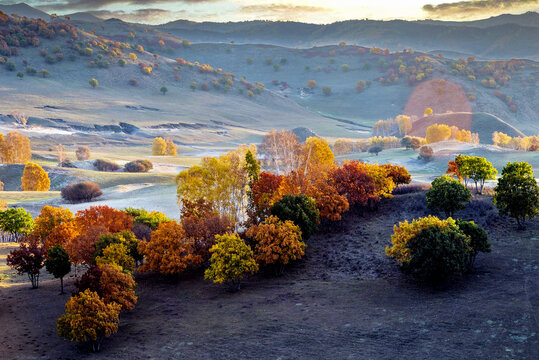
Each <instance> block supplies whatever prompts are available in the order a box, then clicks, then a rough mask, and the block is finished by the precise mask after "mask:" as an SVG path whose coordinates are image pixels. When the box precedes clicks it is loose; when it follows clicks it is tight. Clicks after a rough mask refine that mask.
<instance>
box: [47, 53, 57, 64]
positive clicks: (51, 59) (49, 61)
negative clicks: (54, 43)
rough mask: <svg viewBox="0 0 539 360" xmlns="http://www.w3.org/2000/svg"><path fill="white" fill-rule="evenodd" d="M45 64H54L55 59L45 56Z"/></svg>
mask: <svg viewBox="0 0 539 360" xmlns="http://www.w3.org/2000/svg"><path fill="white" fill-rule="evenodd" d="M45 62H46V63H47V64H54V63H55V62H56V58H55V57H54V56H52V55H47V56H45Z"/></svg>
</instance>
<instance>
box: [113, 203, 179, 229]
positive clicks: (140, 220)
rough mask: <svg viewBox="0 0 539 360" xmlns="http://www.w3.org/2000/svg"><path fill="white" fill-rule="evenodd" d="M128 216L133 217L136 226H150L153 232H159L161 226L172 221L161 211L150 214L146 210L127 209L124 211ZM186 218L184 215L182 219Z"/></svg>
mask: <svg viewBox="0 0 539 360" xmlns="http://www.w3.org/2000/svg"><path fill="white" fill-rule="evenodd" d="M124 212H125V213H126V214H129V215H131V216H132V217H133V218H134V219H133V222H134V223H135V224H142V225H146V226H148V227H149V228H150V229H151V230H157V227H158V226H159V224H161V223H164V222H167V221H170V219H169V218H168V217H167V216H166V215H165V214H163V213H162V212H159V211H151V212H148V211H146V210H144V209H135V208H127V209H125V210H124ZM184 216H186V215H184V214H183V213H182V218H183V217H184Z"/></svg>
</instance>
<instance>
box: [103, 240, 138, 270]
mask: <svg viewBox="0 0 539 360" xmlns="http://www.w3.org/2000/svg"><path fill="white" fill-rule="evenodd" d="M95 262H96V264H97V265H104V264H109V265H117V266H119V267H121V268H122V270H123V271H125V272H129V273H132V272H133V270H134V269H135V260H134V259H133V258H132V257H131V256H129V250H128V249H127V246H125V245H124V244H110V245H109V246H107V247H106V248H105V249H104V250H103V256H98V257H96V259H95Z"/></svg>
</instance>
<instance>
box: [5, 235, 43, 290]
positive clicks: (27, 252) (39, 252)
mask: <svg viewBox="0 0 539 360" xmlns="http://www.w3.org/2000/svg"><path fill="white" fill-rule="evenodd" d="M44 261H45V250H43V248H42V247H41V246H39V245H38V244H37V242H32V243H30V244H25V243H21V244H20V245H19V248H18V249H15V250H12V251H11V252H10V253H9V254H8V256H7V258H6V264H7V266H9V267H10V268H12V269H15V270H17V272H18V273H19V275H22V274H27V275H28V278H29V279H30V282H31V283H32V289H37V287H38V286H39V272H40V270H41V268H42V267H43V265H44Z"/></svg>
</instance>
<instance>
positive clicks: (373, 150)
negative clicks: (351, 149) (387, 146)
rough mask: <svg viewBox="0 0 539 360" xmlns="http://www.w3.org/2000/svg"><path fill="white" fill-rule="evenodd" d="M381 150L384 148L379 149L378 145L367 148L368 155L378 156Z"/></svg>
mask: <svg viewBox="0 0 539 360" xmlns="http://www.w3.org/2000/svg"><path fill="white" fill-rule="evenodd" d="M382 150H384V148H383V147H381V146H380V145H374V146H371V147H370V148H369V154H374V155H376V156H378V154H379V153H381V152H382Z"/></svg>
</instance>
